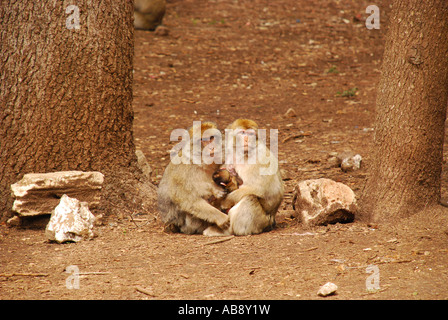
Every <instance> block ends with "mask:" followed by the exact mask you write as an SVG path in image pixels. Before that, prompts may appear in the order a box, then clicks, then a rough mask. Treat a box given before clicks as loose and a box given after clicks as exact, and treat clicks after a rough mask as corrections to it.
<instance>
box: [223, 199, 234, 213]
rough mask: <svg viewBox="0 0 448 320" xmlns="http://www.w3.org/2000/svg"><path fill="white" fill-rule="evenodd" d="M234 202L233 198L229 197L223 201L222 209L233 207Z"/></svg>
mask: <svg viewBox="0 0 448 320" xmlns="http://www.w3.org/2000/svg"><path fill="white" fill-rule="evenodd" d="M234 204H235V203H234V202H233V201H232V199H231V198H229V197H227V198H225V199H224V200H223V201H222V202H221V209H223V210H224V211H228V210H229V209H230V208H232V207H233V205H234Z"/></svg>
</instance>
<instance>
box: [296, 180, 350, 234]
mask: <svg viewBox="0 0 448 320" xmlns="http://www.w3.org/2000/svg"><path fill="white" fill-rule="evenodd" d="M293 208H294V210H295V211H296V212H297V215H298V217H299V219H300V220H301V222H302V223H303V224H305V225H310V226H314V225H327V224H329V223H337V222H351V221H353V219H354V215H355V212H356V210H357V205H356V197H355V193H354V192H353V190H352V189H350V187H348V186H347V185H345V184H343V183H340V182H336V181H333V180H331V179H325V178H322V179H312V180H303V181H300V182H299V183H298V184H297V186H296V188H295V193H294V198H293Z"/></svg>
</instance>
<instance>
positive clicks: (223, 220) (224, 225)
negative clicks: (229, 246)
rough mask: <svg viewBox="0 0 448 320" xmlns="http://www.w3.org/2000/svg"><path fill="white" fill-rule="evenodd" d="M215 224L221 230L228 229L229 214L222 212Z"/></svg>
mask: <svg viewBox="0 0 448 320" xmlns="http://www.w3.org/2000/svg"><path fill="white" fill-rule="evenodd" d="M216 225H217V226H218V227H219V228H220V229H222V230H226V229H228V228H229V227H230V219H229V216H228V215H226V214H223V215H222V217H221V218H220V219H219V221H218V222H217V223H216Z"/></svg>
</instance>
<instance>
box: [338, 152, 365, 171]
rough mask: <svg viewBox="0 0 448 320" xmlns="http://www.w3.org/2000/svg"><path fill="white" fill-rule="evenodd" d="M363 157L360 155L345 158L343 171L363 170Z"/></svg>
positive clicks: (342, 165) (342, 163)
mask: <svg viewBox="0 0 448 320" xmlns="http://www.w3.org/2000/svg"><path fill="white" fill-rule="evenodd" d="M361 162H362V157H361V156H360V155H359V154H355V155H354V156H350V157H347V158H344V159H343V160H342V162H341V169H342V171H344V172H350V171H356V170H358V169H359V168H361Z"/></svg>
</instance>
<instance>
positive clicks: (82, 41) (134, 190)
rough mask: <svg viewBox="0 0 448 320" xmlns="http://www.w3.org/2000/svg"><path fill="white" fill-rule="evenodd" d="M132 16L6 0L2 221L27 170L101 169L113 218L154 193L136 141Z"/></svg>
mask: <svg viewBox="0 0 448 320" xmlns="http://www.w3.org/2000/svg"><path fill="white" fill-rule="evenodd" d="M70 5H75V6H76V7H77V8H75V9H73V7H72V8H71V10H70V8H69V9H67V7H69V6H70ZM78 9H79V24H78V26H76V10H78ZM133 9H134V7H133V1H131V0H126V1H96V0H76V1H63V0H43V1H34V0H20V1H10V0H1V5H0V19H1V21H0V25H1V29H0V124H1V125H0V218H1V219H2V220H4V219H5V218H7V217H8V216H10V215H11V212H10V209H11V206H12V201H13V199H12V197H11V196H10V193H11V191H10V185H11V184H12V183H14V182H16V181H18V180H19V179H21V178H22V176H23V175H24V174H25V173H30V172H53V171H66V170H82V171H100V172H102V173H103V174H104V175H105V185H104V186H103V200H104V201H103V205H102V209H103V210H105V211H106V213H114V211H115V212H117V211H120V210H122V209H123V208H124V207H126V208H129V210H138V209H137V208H139V207H141V205H142V201H143V202H144V201H145V199H147V197H146V196H149V197H152V196H154V188H153V187H152V186H150V185H149V184H148V183H147V182H148V180H147V179H146V178H145V177H143V176H142V173H141V170H140V169H139V168H138V167H137V160H136V156H135V145H134V142H133V131H132V120H133V111H132V68H133V67H132V60H133V52H134V38H133V36H134V28H133ZM143 190H145V191H143ZM145 193H146V194H145ZM151 201H152V200H151ZM114 209H115V210H114Z"/></svg>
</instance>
